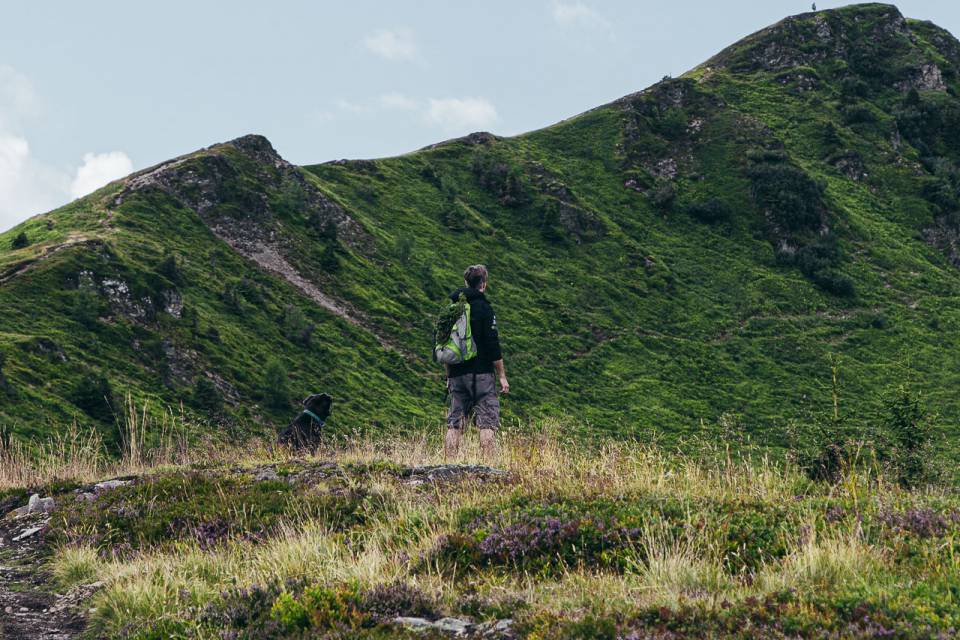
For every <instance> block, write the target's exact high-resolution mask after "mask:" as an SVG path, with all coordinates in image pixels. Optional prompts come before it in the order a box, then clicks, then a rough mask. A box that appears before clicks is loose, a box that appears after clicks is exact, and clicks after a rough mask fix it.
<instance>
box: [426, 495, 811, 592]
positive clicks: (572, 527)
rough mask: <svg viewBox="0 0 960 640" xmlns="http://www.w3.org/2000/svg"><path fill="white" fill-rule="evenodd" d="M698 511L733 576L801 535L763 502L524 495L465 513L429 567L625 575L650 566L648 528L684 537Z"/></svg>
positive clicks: (777, 554) (702, 528) (781, 552)
mask: <svg viewBox="0 0 960 640" xmlns="http://www.w3.org/2000/svg"><path fill="white" fill-rule="evenodd" d="M691 512H695V513H697V514H698V517H699V518H700V520H701V523H700V524H698V525H697V530H698V532H700V533H702V534H703V535H706V536H709V537H710V539H711V540H712V541H713V544H714V545H715V547H714V548H716V549H717V550H718V551H719V552H720V554H721V557H722V559H723V562H724V564H725V565H726V568H727V569H728V570H729V571H730V572H731V573H733V574H749V573H751V572H754V571H756V570H757V569H759V568H760V567H761V566H762V565H763V564H764V563H765V562H769V561H771V560H774V559H777V558H782V557H783V556H785V555H786V553H787V550H788V548H789V544H788V541H789V540H790V537H791V535H799V531H798V530H797V529H796V527H797V526H798V525H797V523H796V519H795V518H793V517H792V516H791V514H790V512H789V510H788V509H786V508H780V507H776V506H773V505H768V504H761V503H756V504H753V503H743V502H737V503H730V502H725V501H701V502H697V503H695V504H694V503H689V502H684V501H681V500H673V499H664V498H663V497H662V496H657V497H652V496H647V495H643V494H640V495H629V496H623V497H621V498H619V499H614V500H609V499H591V500H582V501H579V500H578V501H573V500H562V501H557V502H543V503H539V502H535V501H534V502H530V501H528V500H527V499H520V498H518V499H516V500H515V501H511V500H508V501H507V503H506V504H499V505H496V506H494V507H493V508H491V510H490V511H481V512H476V511H473V510H466V511H465V512H463V513H462V514H461V516H460V523H461V526H460V528H459V530H458V531H456V532H454V533H453V534H450V535H448V536H447V537H445V538H444V539H443V540H442V541H441V542H440V544H439V546H438V547H437V548H435V549H434V550H432V552H431V553H430V554H428V555H427V556H426V557H425V558H424V559H423V567H424V568H425V569H426V568H428V567H429V568H430V569H433V570H435V569H436V568H440V569H442V570H444V571H450V572H454V571H457V572H468V571H473V570H477V569H483V568H486V569H497V570H501V571H514V572H521V573H525V574H526V573H529V574H535V575H544V576H546V575H559V574H563V573H564V572H566V571H568V570H569V569H570V568H574V567H589V568H590V569H591V570H608V571H624V570H627V569H629V568H630V567H634V566H636V565H637V563H639V562H643V561H645V558H646V554H647V549H646V548H645V546H644V544H645V538H644V527H645V526H656V527H657V528H658V530H661V529H662V530H664V531H666V532H669V533H670V535H672V536H675V537H676V538H677V539H678V540H679V539H680V537H681V536H682V535H683V533H684V530H685V526H687V525H685V524H684V522H685V519H686V518H687V517H688V515H689V513H691Z"/></svg>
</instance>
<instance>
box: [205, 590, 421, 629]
mask: <svg viewBox="0 0 960 640" xmlns="http://www.w3.org/2000/svg"><path fill="white" fill-rule="evenodd" d="M399 615H403V616H416V617H427V618H428V619H429V618H438V617H439V614H438V613H437V604H436V602H434V601H433V600H432V599H431V598H429V597H428V596H426V595H425V594H424V593H423V592H421V591H419V590H417V589H415V588H412V587H410V586H408V585H406V584H403V583H394V584H386V585H383V586H380V587H375V588H373V589H368V590H362V589H359V588H358V587H357V586H356V585H351V584H339V585H322V586H321V585H309V584H304V583H303V582H288V583H286V584H283V585H278V584H271V585H269V586H265V587H264V586H259V585H257V586H253V587H251V588H248V589H233V590H230V591H228V592H226V593H224V594H223V595H222V596H221V598H220V600H219V601H218V602H214V603H212V604H211V605H210V606H208V607H207V608H206V609H205V610H204V612H203V614H202V616H201V618H200V622H201V624H202V625H203V627H204V628H206V629H210V630H212V631H216V632H218V633H220V634H223V635H225V636H227V637H231V638H236V639H237V640H295V639H299V638H305V637H310V638H324V639H328V640H334V639H342V640H353V639H360V640H364V639H366V640H375V639H379V640H387V639H388V638H408V639H410V640H414V639H415V638H422V637H426V638H434V637H435V635H434V634H427V635H426V636H425V635H424V632H422V631H420V632H419V633H418V632H414V631H406V630H404V629H403V628H401V627H400V626H398V625H392V624H389V623H390V622H392V620H393V618H395V617H397V616H399ZM228 634H229V635H228ZM438 640H439V639H438Z"/></svg>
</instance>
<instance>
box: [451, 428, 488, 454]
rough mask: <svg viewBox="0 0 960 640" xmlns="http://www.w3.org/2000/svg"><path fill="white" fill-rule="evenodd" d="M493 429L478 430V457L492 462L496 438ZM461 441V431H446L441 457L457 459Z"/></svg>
mask: <svg viewBox="0 0 960 640" xmlns="http://www.w3.org/2000/svg"><path fill="white" fill-rule="evenodd" d="M496 433H497V432H496V431H494V430H493V429H480V455H481V456H483V459H484V460H487V461H490V460H493V457H494V455H495V454H496V449H497V447H496V445H497V437H496ZM462 441H463V429H447V435H446V436H445V437H444V439H443V455H444V457H446V458H447V459H453V458H456V457H457V454H458V453H459V452H460V443H461V442H462Z"/></svg>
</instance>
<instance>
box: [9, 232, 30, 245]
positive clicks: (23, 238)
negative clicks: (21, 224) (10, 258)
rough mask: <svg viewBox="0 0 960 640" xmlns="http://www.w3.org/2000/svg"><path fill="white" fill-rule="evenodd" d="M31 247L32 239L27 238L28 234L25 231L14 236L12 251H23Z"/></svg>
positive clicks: (11, 243)
mask: <svg viewBox="0 0 960 640" xmlns="http://www.w3.org/2000/svg"><path fill="white" fill-rule="evenodd" d="M29 245H30V239H29V238H28V237H27V234H26V233H25V232H23V231H21V232H20V233H18V234H17V235H16V236H14V238H13V240H12V241H11V242H10V248H11V249H23V248H24V247H26V246H29Z"/></svg>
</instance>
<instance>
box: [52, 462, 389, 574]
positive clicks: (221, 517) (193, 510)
mask: <svg viewBox="0 0 960 640" xmlns="http://www.w3.org/2000/svg"><path fill="white" fill-rule="evenodd" d="M304 470H305V471H306V472H308V473H309V472H310V469H309V467H307V468H300V467H296V468H293V469H290V470H289V471H291V472H295V471H304ZM320 477H321V478H323V476H322V475H321V476H320ZM362 482H363V476H362V475H360V474H355V475H352V477H351V479H348V477H347V476H339V477H336V478H331V480H330V481H329V482H328V483H327V484H326V485H324V484H320V485H317V484H315V483H299V482H296V481H295V480H291V481H284V480H257V479H256V478H255V477H254V474H252V473H250V474H244V473H239V472H238V473H228V472H224V471H210V472H203V471H189V472H187V471H185V472H173V473H165V474H158V475H154V476H150V477H149V478H143V479H140V480H138V481H137V482H135V483H134V484H131V485H128V486H124V487H119V488H117V489H113V490H111V491H108V492H104V493H101V494H99V495H98V496H97V499H96V500H95V501H93V502H90V501H88V500H85V499H84V498H83V497H82V496H79V495H78V494H76V493H73V494H67V495H64V496H63V497H62V500H61V502H62V505H61V507H60V509H59V511H58V515H57V518H56V520H55V521H53V522H51V525H50V533H49V535H50V536H51V538H52V539H55V540H57V541H60V542H63V543H72V544H78V543H83V544H89V545H91V546H93V547H94V548H96V549H97V550H98V551H99V552H100V554H101V555H103V556H105V557H123V558H126V557H129V556H130V555H132V554H134V553H136V552H137V551H139V550H145V549H151V548H157V547H168V546H170V545H172V544H173V543H175V542H176V541H178V540H192V541H195V542H198V543H199V544H200V545H201V546H202V547H206V548H210V547H215V546H217V545H219V544H222V543H223V542H225V541H227V540H230V539H245V540H250V541H253V542H257V541H260V540H263V539H266V538H267V537H268V536H270V535H272V534H274V533H275V532H276V529H277V527H278V526H279V525H280V524H281V523H282V522H286V521H289V519H290V518H291V517H310V518H317V519H319V520H321V521H322V522H324V523H326V524H327V525H328V526H329V527H330V528H331V529H336V530H345V529H349V528H351V527H355V526H359V525H361V524H364V523H366V522H368V520H369V517H370V516H371V515H372V514H375V513H377V512H378V511H379V510H381V509H383V508H385V504H386V503H385V502H384V499H383V498H382V496H380V495H379V494H373V493H371V492H369V491H367V490H366V489H363V488H362V487H360V486H358V485H360V484H362Z"/></svg>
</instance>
